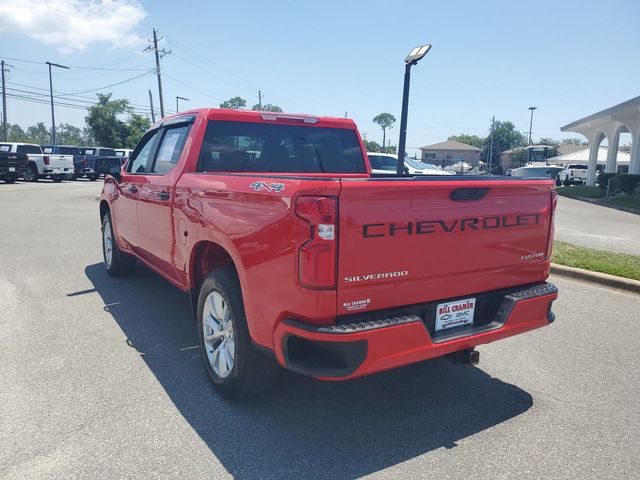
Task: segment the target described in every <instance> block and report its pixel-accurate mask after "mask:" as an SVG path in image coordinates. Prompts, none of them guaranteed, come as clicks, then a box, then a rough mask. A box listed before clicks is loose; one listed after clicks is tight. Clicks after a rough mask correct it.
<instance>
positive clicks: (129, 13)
mask: <svg viewBox="0 0 640 480" xmlns="http://www.w3.org/2000/svg"><path fill="white" fill-rule="evenodd" d="M146 15H147V13H146V12H145V11H144V8H142V5H140V3H138V2H137V1H136V0H43V1H38V0H0V31H3V32H8V33H16V34H24V35H27V36H29V37H31V38H34V39H36V40H39V41H41V42H43V43H47V44H50V45H55V46H57V47H58V49H59V50H60V51H62V52H65V53H70V52H73V51H78V50H85V49H86V48H87V47H88V46H89V45H91V44H108V45H109V46H111V47H131V46H139V45H141V44H142V43H144V39H143V38H141V37H140V36H139V35H137V34H136V33H135V30H136V28H137V27H138V24H139V23H140V22H141V21H142V19H143V18H145V17H146Z"/></svg>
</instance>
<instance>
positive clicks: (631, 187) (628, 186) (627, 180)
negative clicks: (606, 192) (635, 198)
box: [616, 173, 640, 194]
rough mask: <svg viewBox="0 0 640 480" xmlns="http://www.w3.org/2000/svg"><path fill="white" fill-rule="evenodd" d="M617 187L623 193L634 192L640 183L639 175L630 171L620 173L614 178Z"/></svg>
mask: <svg viewBox="0 0 640 480" xmlns="http://www.w3.org/2000/svg"><path fill="white" fill-rule="evenodd" d="M616 182H617V183H618V188H619V189H620V190H622V191H623V192H624V193H629V194H631V193H634V192H635V189H636V188H637V187H638V185H640V175H639V174H632V173H621V174H620V175H618V178H617V179H616Z"/></svg>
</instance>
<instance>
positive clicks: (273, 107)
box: [251, 103, 282, 112]
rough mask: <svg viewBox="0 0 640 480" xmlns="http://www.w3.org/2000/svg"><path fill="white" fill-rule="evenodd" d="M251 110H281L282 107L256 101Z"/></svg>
mask: <svg viewBox="0 0 640 480" xmlns="http://www.w3.org/2000/svg"><path fill="white" fill-rule="evenodd" d="M251 110H258V111H260V112H281V111H282V109H281V108H280V107H279V106H277V105H271V104H270V103H265V104H264V105H262V106H260V105H259V104H257V103H256V104H255V105H254V106H253V107H251Z"/></svg>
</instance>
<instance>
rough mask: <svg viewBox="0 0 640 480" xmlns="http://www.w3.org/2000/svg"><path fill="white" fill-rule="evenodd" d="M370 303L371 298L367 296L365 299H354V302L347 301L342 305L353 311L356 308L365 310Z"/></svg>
mask: <svg viewBox="0 0 640 480" xmlns="http://www.w3.org/2000/svg"><path fill="white" fill-rule="evenodd" d="M370 303H371V299H370V298H365V299H364V300H353V301H352V302H345V303H343V304H342V306H343V307H344V308H345V309H347V310H349V311H350V312H353V311H354V310H364V309H365V308H367V307H368V306H369V304H370Z"/></svg>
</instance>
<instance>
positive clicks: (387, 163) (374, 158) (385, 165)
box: [367, 154, 398, 172]
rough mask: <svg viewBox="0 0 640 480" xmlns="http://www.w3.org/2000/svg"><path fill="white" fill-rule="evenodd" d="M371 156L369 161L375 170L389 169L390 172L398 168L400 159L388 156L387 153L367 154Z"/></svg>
mask: <svg viewBox="0 0 640 480" xmlns="http://www.w3.org/2000/svg"><path fill="white" fill-rule="evenodd" d="M367 156H368V157H369V163H370V164H371V168H372V169H374V170H387V171H389V172H395V171H397V170H398V160H396V159H395V158H393V157H387V156H386V155H371V154H368V155H367Z"/></svg>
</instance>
